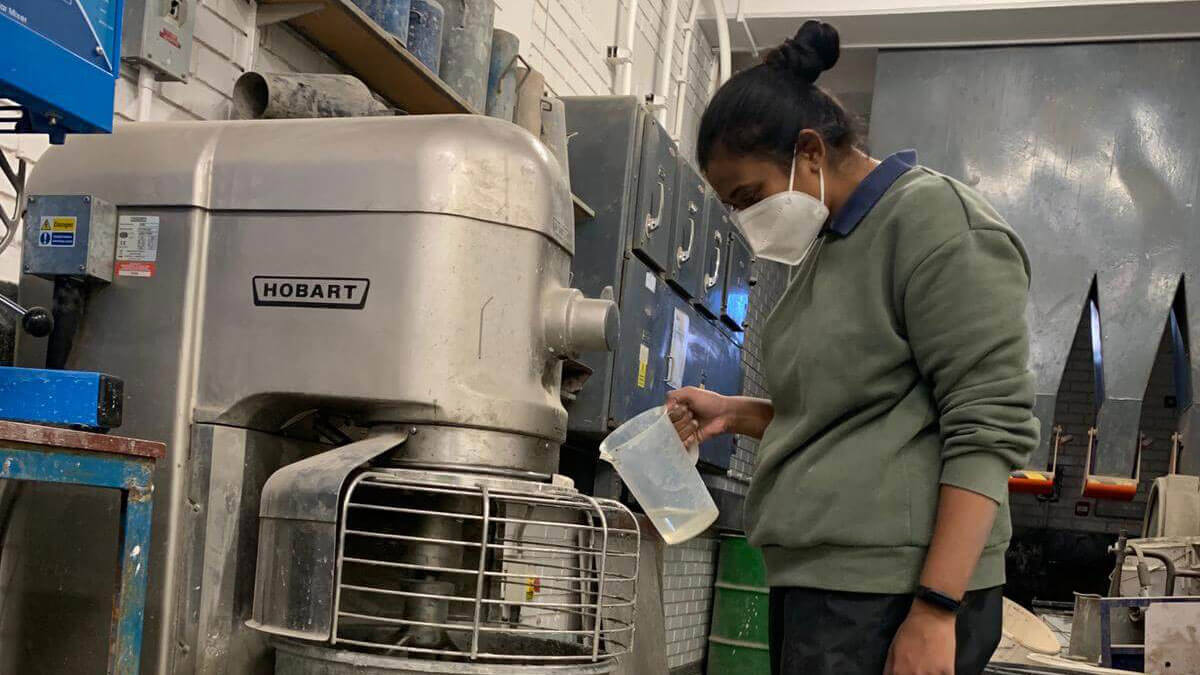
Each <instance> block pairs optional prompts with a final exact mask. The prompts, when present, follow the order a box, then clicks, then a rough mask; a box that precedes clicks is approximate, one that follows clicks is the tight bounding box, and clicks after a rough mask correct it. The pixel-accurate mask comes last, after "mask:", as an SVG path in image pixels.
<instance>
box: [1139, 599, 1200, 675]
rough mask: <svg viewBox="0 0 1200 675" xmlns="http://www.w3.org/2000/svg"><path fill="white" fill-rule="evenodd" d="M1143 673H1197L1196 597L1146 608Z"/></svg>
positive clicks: (1199, 617)
mask: <svg viewBox="0 0 1200 675" xmlns="http://www.w3.org/2000/svg"><path fill="white" fill-rule="evenodd" d="M1145 671H1146V672H1147V673H1200V600H1198V601H1197V602H1194V603H1158V604H1153V605H1150V607H1149V608H1147V609H1146V667H1145Z"/></svg>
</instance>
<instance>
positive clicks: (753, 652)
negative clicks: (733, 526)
mask: <svg viewBox="0 0 1200 675" xmlns="http://www.w3.org/2000/svg"><path fill="white" fill-rule="evenodd" d="M769 593H770V591H769V590H768V588H767V570H766V566H765V565H764V564H763V558H762V553H761V552H759V550H758V549H756V548H754V547H753V546H751V545H750V543H749V542H747V541H746V538H745V537H735V536H725V537H723V538H722V541H721V553H720V558H719V559H718V561H717V582H716V591H715V593H714V598H713V613H712V629H711V632H710V633H709V636H708V675H767V674H768V673H770V672H771V661H770V654H769V652H768V650H767V634H768V633H767V629H768V626H767V620H768V609H767V605H768V595H769Z"/></svg>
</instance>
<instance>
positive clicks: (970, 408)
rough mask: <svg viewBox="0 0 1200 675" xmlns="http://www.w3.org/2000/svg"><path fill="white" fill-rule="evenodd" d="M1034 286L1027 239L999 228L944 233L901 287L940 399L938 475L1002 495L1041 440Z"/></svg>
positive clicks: (910, 326) (924, 368) (923, 364)
mask: <svg viewBox="0 0 1200 675" xmlns="http://www.w3.org/2000/svg"><path fill="white" fill-rule="evenodd" d="M1028 292H1029V270H1028V265H1027V262H1026V258H1025V256H1024V254H1023V252H1022V250H1021V249H1020V244H1019V243H1018V242H1017V241H1016V240H1015V238H1014V236H1013V235H1011V234H1009V233H1007V232H1005V231H1003V230H998V229H967V230H965V231H962V232H960V233H959V234H956V235H954V236H953V237H952V238H951V239H949V240H947V241H945V242H943V243H942V244H941V245H939V246H938V247H937V248H935V249H934V250H933V251H932V252H931V253H929V254H928V255H927V256H926V257H925V258H924V259H923V260H922V261H921V262H920V263H919V264H918V265H917V266H916V268H915V269H914V270H913V272H912V274H911V276H910V277H909V279H908V283H907V285H906V287H905V289H904V296H903V302H904V315H905V325H906V327H907V330H908V338H909V344H910V346H911V348H912V352H913V355H914V357H915V359H916V363H917V367H918V368H919V369H920V371H921V373H922V375H923V376H924V377H925V379H926V380H927V381H928V382H929V384H930V385H931V387H932V389H933V395H934V399H935V401H936V403H937V408H938V414H939V422H940V425H941V434H942V475H941V484H943V485H953V486H955V487H959V488H962V489H964V490H970V491H971V492H975V493H978V494H981V495H984V496H986V497H988V498H990V499H992V500H994V501H996V502H1001V501H1003V499H1004V498H1005V496H1006V494H1007V490H1008V475H1009V472H1010V471H1012V470H1013V469H1016V468H1020V467H1021V466H1023V465H1024V463H1025V461H1026V460H1027V459H1028V458H1029V454H1030V453H1031V452H1032V451H1033V449H1034V446H1036V445H1037V440H1038V422H1037V420H1036V419H1035V418H1034V416H1033V400H1034V380H1033V374H1032V373H1031V372H1030V371H1029V367H1028V359H1029V331H1028V327H1027V325H1026V321H1025V306H1026V302H1027V300H1028Z"/></svg>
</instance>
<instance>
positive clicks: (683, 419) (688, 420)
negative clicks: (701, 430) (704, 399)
mask: <svg viewBox="0 0 1200 675" xmlns="http://www.w3.org/2000/svg"><path fill="white" fill-rule="evenodd" d="M674 424H675V431H678V432H679V435H680V437H682V436H683V435H684V433H685V432H690V431H691V430H692V429H694V428H695V427H697V426H699V425H698V423H697V422H696V416H695V415H693V414H692V411H691V410H688V409H686V408H685V409H684V412H683V414H682V415H680V416H679V419H677V420H675V421H674Z"/></svg>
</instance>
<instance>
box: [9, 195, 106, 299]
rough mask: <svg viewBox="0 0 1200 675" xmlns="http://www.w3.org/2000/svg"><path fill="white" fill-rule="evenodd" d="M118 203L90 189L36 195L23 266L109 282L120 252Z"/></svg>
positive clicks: (35, 272) (31, 206) (50, 274)
mask: <svg viewBox="0 0 1200 675" xmlns="http://www.w3.org/2000/svg"><path fill="white" fill-rule="evenodd" d="M116 231H117V208H116V207H115V206H113V205H112V204H110V203H108V202H106V201H104V200H102V199H97V198H95V197H93V196H91V195H31V196H30V197H29V211H28V213H27V215H26V216H25V237H24V250H23V251H22V256H21V261H22V263H21V265H22V270H23V271H24V272H25V273H26V274H32V275H34V276H39V277H44V278H47V279H51V278H54V277H57V276H70V277H80V278H84V279H88V280H91V281H101V282H109V281H112V277H113V259H114V256H115V252H116Z"/></svg>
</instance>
